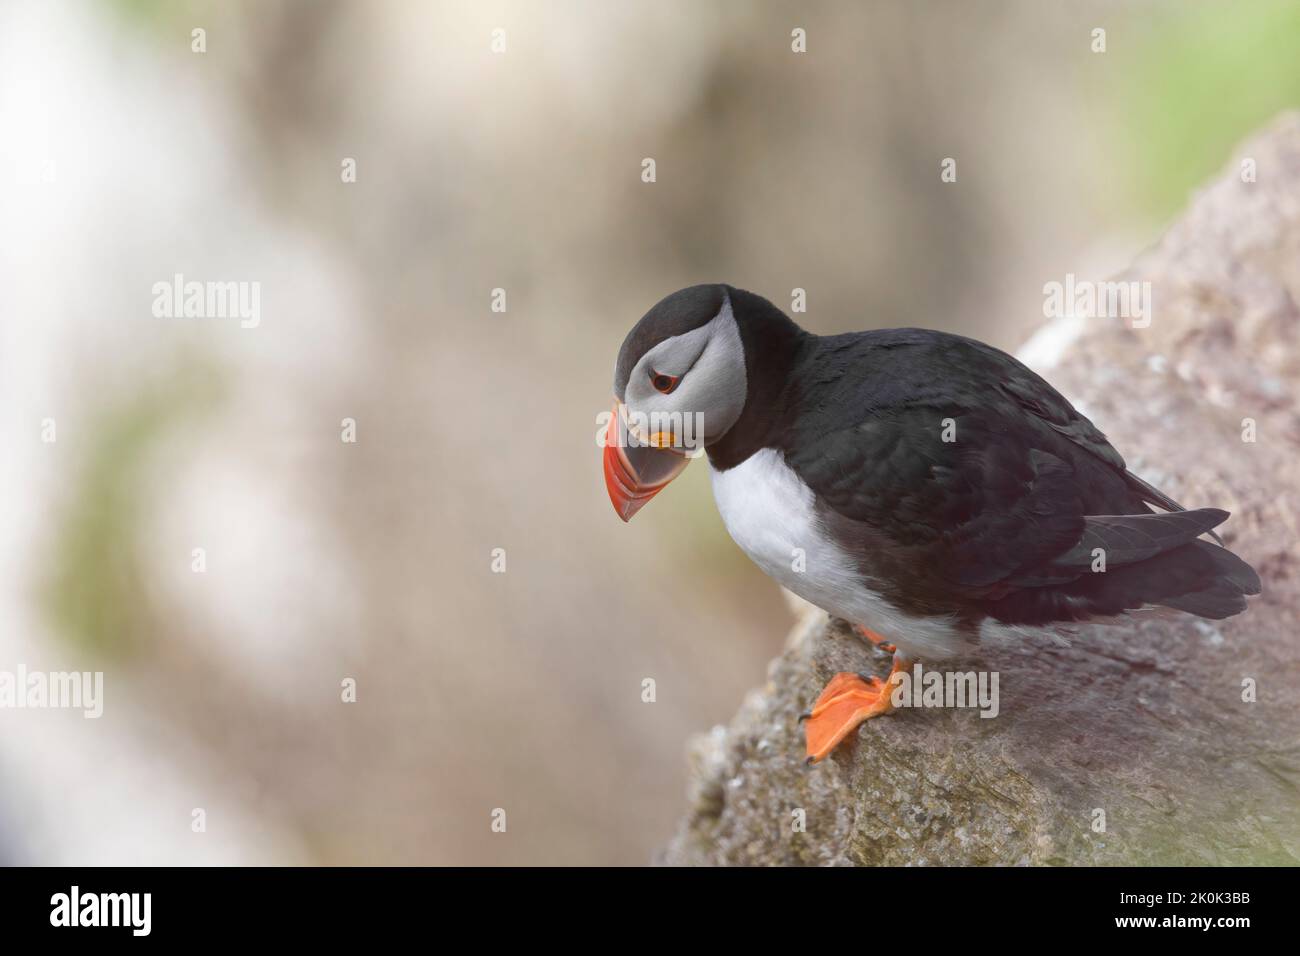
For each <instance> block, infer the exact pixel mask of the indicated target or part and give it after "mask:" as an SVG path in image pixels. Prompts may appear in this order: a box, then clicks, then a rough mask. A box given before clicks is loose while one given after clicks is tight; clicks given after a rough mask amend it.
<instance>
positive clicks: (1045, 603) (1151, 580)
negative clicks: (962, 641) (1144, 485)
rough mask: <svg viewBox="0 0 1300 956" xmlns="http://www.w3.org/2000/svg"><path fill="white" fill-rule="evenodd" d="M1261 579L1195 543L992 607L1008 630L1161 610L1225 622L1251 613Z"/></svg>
mask: <svg viewBox="0 0 1300 956" xmlns="http://www.w3.org/2000/svg"><path fill="white" fill-rule="evenodd" d="M1259 591H1260V582H1259V575H1258V574H1256V573H1255V569H1254V568H1252V567H1251V566H1250V565H1249V564H1247V563H1246V562H1245V561H1243V560H1241V558H1239V557H1237V556H1236V555H1235V554H1233V553H1232V552H1231V551H1229V550H1228V549H1227V548H1221V547H1219V546H1218V545H1216V544H1211V543H1210V542H1208V541H1200V540H1193V541H1190V542H1188V543H1186V544H1181V545H1178V546H1177V547H1174V548H1172V549H1171V550H1169V551H1165V552H1163V553H1161V554H1157V555H1155V556H1154V557H1150V558H1147V559H1145V560H1141V561H1136V562H1134V563H1131V564H1114V563H1112V562H1110V561H1109V559H1108V561H1107V567H1106V570H1105V571H1104V572H1096V573H1094V572H1091V571H1089V570H1086V569H1082V568H1080V569H1077V570H1076V571H1075V573H1074V575H1073V578H1072V579H1071V580H1070V581H1069V583H1064V582H1062V581H1060V580H1059V579H1053V580H1047V579H1040V580H1037V581H1032V582H1031V581H1029V580H1025V581H1024V582H1022V584H1021V590H1018V591H1016V592H1014V593H1012V594H1009V595H1007V596H1006V597H1005V598H1002V599H1000V600H998V601H996V602H993V603H992V604H991V605H990V607H989V614H990V615H991V616H992V617H993V618H994V619H996V620H998V621H1001V622H1002V623H1004V624H1044V623H1048V622H1052V621H1070V620H1074V621H1081V620H1087V619H1088V618H1094V617H1111V616H1114V615H1118V614H1121V613H1123V612H1124V611H1135V610H1137V609H1138V608H1142V607H1148V606H1151V605H1156V606H1159V607H1168V608H1173V609H1175V610H1178V611H1185V612H1187V613H1189V614H1195V615H1197V616H1198V617H1205V618H1211V619H1213V620H1221V619H1223V618H1225V617H1231V616H1232V615H1234V614H1240V613H1241V612H1242V611H1244V610H1245V609H1246V597H1247V595H1252V594H1258V593H1259Z"/></svg>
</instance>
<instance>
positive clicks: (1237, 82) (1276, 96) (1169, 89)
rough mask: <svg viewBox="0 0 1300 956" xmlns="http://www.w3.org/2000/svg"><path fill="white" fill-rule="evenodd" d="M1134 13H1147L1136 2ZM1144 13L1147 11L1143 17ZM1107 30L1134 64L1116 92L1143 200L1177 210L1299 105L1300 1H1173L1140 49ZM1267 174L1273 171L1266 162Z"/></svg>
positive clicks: (1162, 210) (1163, 215)
mask: <svg viewBox="0 0 1300 956" xmlns="http://www.w3.org/2000/svg"><path fill="white" fill-rule="evenodd" d="M1130 13H1131V14H1133V15H1134V20H1135V21H1136V20H1137V19H1138V16H1139V14H1138V12H1137V11H1136V10H1133V9H1130ZM1143 18H1144V19H1145V17H1143ZM1124 42H1126V40H1125V37H1124V36H1123V35H1122V34H1121V32H1120V31H1117V30H1112V31H1110V35H1109V38H1108V45H1109V48H1110V51H1111V53H1118V54H1120V56H1121V62H1122V63H1124V64H1125V68H1124V69H1123V70H1121V71H1119V74H1118V75H1117V76H1116V77H1115V86H1114V87H1113V88H1112V89H1111V91H1110V94H1111V96H1112V97H1113V98H1114V99H1115V101H1116V103H1117V104H1118V105H1117V106H1116V107H1115V109H1114V114H1115V115H1116V116H1118V117H1120V119H1121V125H1122V129H1121V130H1120V131H1119V133H1120V135H1119V137H1118V138H1119V141H1120V142H1122V143H1124V144H1126V145H1125V149H1126V151H1127V152H1129V153H1130V157H1129V162H1128V163H1121V164H1117V169H1123V168H1128V169H1129V170H1130V171H1131V172H1130V176H1131V182H1130V185H1131V188H1132V193H1133V195H1132V196H1131V197H1130V199H1131V201H1132V202H1134V203H1135V207H1136V208H1138V209H1142V210H1144V211H1145V212H1147V213H1148V214H1150V215H1152V216H1154V217H1157V218H1159V219H1161V220H1167V219H1169V218H1172V217H1173V215H1174V214H1175V213H1177V212H1178V211H1179V210H1180V209H1181V208H1182V207H1183V206H1184V205H1185V204H1186V202H1187V198H1188V196H1189V194H1190V193H1191V192H1192V190H1194V189H1195V188H1196V187H1197V186H1198V185H1200V184H1201V183H1203V182H1204V181H1205V180H1206V179H1208V178H1209V177H1210V176H1211V175H1212V174H1214V173H1215V172H1217V171H1218V170H1219V169H1221V168H1222V167H1223V164H1224V163H1225V162H1227V160H1228V159H1229V157H1230V156H1231V153H1232V149H1233V147H1234V146H1235V145H1236V144H1237V143H1239V142H1240V141H1241V140H1242V139H1243V138H1244V137H1246V136H1248V135H1249V134H1251V133H1252V132H1254V131H1256V130H1257V129H1259V128H1260V127H1261V126H1263V125H1265V124H1266V123H1268V122H1269V121H1270V120H1271V119H1273V118H1274V117H1275V116H1276V115H1277V114H1278V113H1280V112H1283V111H1284V110H1287V109H1294V108H1296V107H1298V106H1300V3H1298V2H1296V0H1252V2H1234V3H1224V2H1213V3H1189V2H1182V0H1180V2H1178V3H1172V4H1170V5H1169V6H1168V7H1166V8H1165V9H1164V10H1163V11H1162V12H1161V15H1160V16H1158V17H1155V18H1153V19H1152V20H1150V21H1149V22H1148V23H1147V24H1146V29H1145V30H1144V31H1143V32H1142V33H1141V35H1140V38H1138V39H1137V40H1136V43H1135V47H1134V49H1133V50H1131V51H1125V50H1123V49H1122V47H1120V45H1121V44H1122V43H1124ZM1259 175H1261V176H1265V175H1267V170H1260V171H1259Z"/></svg>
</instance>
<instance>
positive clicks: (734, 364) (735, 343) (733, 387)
mask: <svg viewBox="0 0 1300 956" xmlns="http://www.w3.org/2000/svg"><path fill="white" fill-rule="evenodd" d="M655 373H658V374H661V375H671V376H673V377H675V378H679V379H680V381H679V382H678V384H677V387H676V388H674V389H673V390H672V391H671V392H669V393H667V394H664V393H662V392H660V391H658V390H657V389H655V387H654V385H653V384H652V383H651V378H652V375H653V374H655ZM747 390H748V376H747V374H746V372H745V348H744V345H743V344H742V343H741V340H740V329H739V328H738V327H737V326H736V319H735V316H733V315H732V313H731V301H730V299H728V300H727V301H725V302H723V305H722V309H721V310H720V311H719V312H718V314H717V315H716V316H715V317H714V318H713V319H711V320H710V321H709V322H708V323H706V324H705V325H702V326H700V327H699V328H698V329H692V330H691V331H690V332H686V333H684V334H682V335H675V336H673V337H672V338H668V339H664V340H663V341H662V342H660V343H659V344H658V345H656V346H655V347H654V348H652V349H650V351H648V352H646V354H645V355H643V356H641V359H640V361H638V362H637V363H636V367H635V368H634V369H632V374H631V375H630V376H629V378H628V383H627V389H626V391H625V395H624V401H625V402H626V404H627V406H628V410H629V412H630V413H632V414H636V415H644V416H645V417H646V418H647V419H649V418H651V417H653V416H656V415H660V416H666V415H672V414H680V415H683V416H685V415H697V416H698V421H699V422H700V424H701V425H702V428H703V430H702V432H699V433H698V434H702V436H703V440H704V442H705V443H706V444H708V443H710V442H713V441H716V440H717V439H719V438H721V437H722V436H723V435H725V434H726V433H727V430H728V429H730V428H731V426H732V425H734V424H735V423H736V419H738V418H739V417H740V413H741V411H742V410H743V409H744V407H745V395H746V392H747Z"/></svg>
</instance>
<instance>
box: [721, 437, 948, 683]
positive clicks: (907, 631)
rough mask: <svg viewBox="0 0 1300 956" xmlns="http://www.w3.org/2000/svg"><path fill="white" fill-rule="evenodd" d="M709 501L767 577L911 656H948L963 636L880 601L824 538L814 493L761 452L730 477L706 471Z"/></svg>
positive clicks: (775, 457)
mask: <svg viewBox="0 0 1300 956" xmlns="http://www.w3.org/2000/svg"><path fill="white" fill-rule="evenodd" d="M710 473H711V475H712V478H713V498H714V500H715V501H716V502H717V503H718V511H719V512H720V513H721V515H722V522H723V524H725V525H726V526H727V531H728V532H729V533H730V534H731V537H732V539H733V540H734V541H735V542H736V544H738V545H740V548H741V550H742V551H744V552H745V554H747V555H749V558H750V560H751V561H753V562H754V563H755V564H757V565H758V566H759V567H760V568H762V569H763V571H764V573H766V574H767V575H768V576H769V577H771V578H773V579H774V580H776V581H778V582H779V583H780V584H781V585H782V586H784V587H787V588H789V589H790V590H791V591H793V592H794V593H795V594H797V595H799V596H800V597H801V598H803V599H804V600H805V601H808V602H810V603H812V604H815V605H817V606H818V607H820V608H822V609H823V610H825V611H828V612H830V613H831V614H834V615H835V616H836V617H841V618H844V619H845V620H846V621H850V622H852V623H854V624H860V625H862V626H863V627H867V628H870V629H871V630H873V631H875V632H876V633H878V634H881V635H883V636H884V637H885V638H886V639H887V640H889V641H891V642H893V643H894V644H896V645H898V648H899V650H901V651H902V652H903V653H904V654H907V655H909V656H916V657H926V658H939V657H947V656H949V655H951V654H953V653H955V652H956V651H957V650H959V649H960V647H961V644H962V638H961V635H960V633H959V632H958V631H957V629H956V628H955V627H954V621H953V618H952V617H949V616H943V617H915V616H912V615H909V614H905V613H903V612H902V611H900V610H898V609H897V608H895V607H894V606H893V605H891V604H889V603H888V602H887V601H885V600H884V598H882V597H881V596H880V595H879V594H878V593H876V591H874V590H873V589H872V588H871V587H870V585H869V583H868V582H865V581H864V580H863V578H862V575H861V573H860V572H859V571H858V569H857V567H856V566H855V564H854V562H853V560H852V559H851V558H850V557H849V555H847V554H845V553H844V551H843V550H842V549H841V548H840V547H839V546H838V545H837V544H836V543H835V542H834V541H833V540H832V539H831V538H830V536H829V535H827V534H826V532H825V530H824V529H823V528H822V526H821V522H820V521H819V520H818V518H817V515H816V511H815V508H814V504H813V497H814V496H813V492H812V489H811V488H809V487H808V486H807V485H805V484H804V483H803V481H802V480H800V478H799V476H798V475H796V474H795V473H794V471H793V470H792V469H791V468H790V467H789V466H788V465H787V464H786V463H785V459H784V457H783V456H782V455H781V453H780V452H778V451H776V450H774V449H771V448H765V449H763V450H762V451H759V452H756V453H755V454H753V455H751V456H750V457H749V458H747V459H746V460H745V461H743V462H742V463H741V464H739V465H737V466H736V467H734V468H730V469H728V470H727V471H717V470H716V469H713V468H712V466H710Z"/></svg>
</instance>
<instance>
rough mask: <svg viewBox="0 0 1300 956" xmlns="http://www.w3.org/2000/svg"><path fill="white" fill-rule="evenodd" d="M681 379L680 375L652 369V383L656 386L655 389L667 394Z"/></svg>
mask: <svg viewBox="0 0 1300 956" xmlns="http://www.w3.org/2000/svg"><path fill="white" fill-rule="evenodd" d="M681 380H682V378H681V376H680V375H667V374H665V373H663V372H656V371H655V370H654V369H651V370H650V384H651V385H653V386H654V387H655V391H657V392H663V393H664V394H665V395H667V394H668V393H669V392H671V391H672V390H673V389H675V388H676V387H677V383H678V382H680V381H681Z"/></svg>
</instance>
